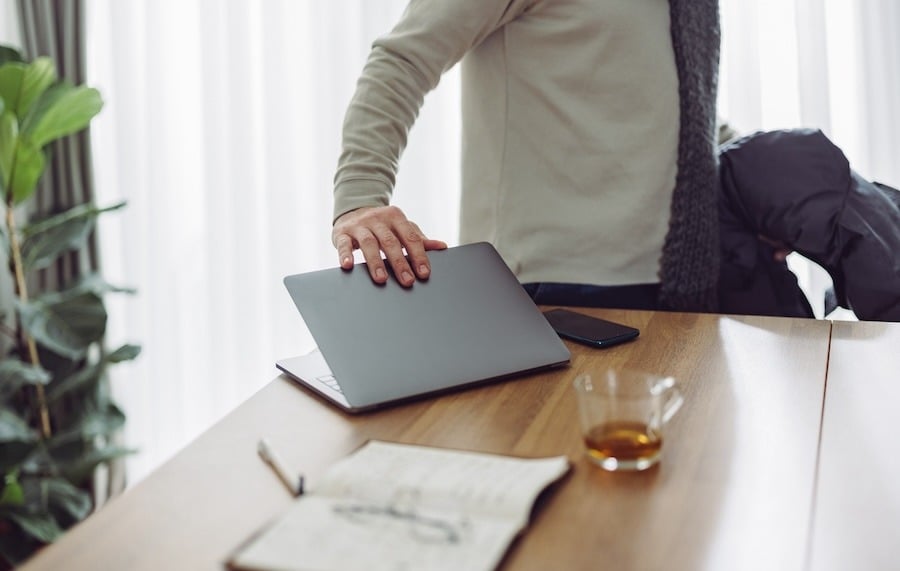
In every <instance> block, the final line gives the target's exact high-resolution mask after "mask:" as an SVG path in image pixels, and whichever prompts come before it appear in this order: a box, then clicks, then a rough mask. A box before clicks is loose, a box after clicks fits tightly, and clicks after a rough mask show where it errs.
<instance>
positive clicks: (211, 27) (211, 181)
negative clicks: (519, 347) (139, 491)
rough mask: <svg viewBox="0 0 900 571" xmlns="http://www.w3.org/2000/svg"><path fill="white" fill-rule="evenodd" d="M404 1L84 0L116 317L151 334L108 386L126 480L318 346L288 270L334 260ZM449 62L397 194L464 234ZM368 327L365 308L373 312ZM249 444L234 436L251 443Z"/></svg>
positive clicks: (421, 213) (114, 332)
mask: <svg viewBox="0 0 900 571" xmlns="http://www.w3.org/2000/svg"><path fill="white" fill-rule="evenodd" d="M404 7H405V2H403V1H396V0H391V1H386V0H379V1H378V2H369V1H362V0H329V1H328V2H297V1H295V0H280V1H279V0H267V1H266V2H257V1H254V0H191V1H188V2H185V1H183V0H134V1H130V2H120V1H116V0H89V4H88V10H89V12H88V32H89V34H88V37H89V38H90V40H89V41H90V44H89V57H90V66H89V73H90V78H89V81H90V83H91V84H92V85H94V86H96V87H98V88H99V89H100V90H101V92H102V93H103V95H104V97H105V100H106V108H105V109H104V111H103V112H102V113H101V115H100V116H98V118H97V119H96V120H95V123H94V127H93V137H94V143H95V153H96V154H95V162H96V174H97V191H98V201H99V202H100V203H101V204H103V203H108V202H113V201H115V200H118V199H126V200H127V201H128V207H127V209H126V210H125V211H124V212H123V213H121V214H117V215H110V216H107V217H106V218H107V220H105V221H103V226H102V227H101V228H100V232H101V236H102V241H103V249H102V254H103V266H104V274H105V276H106V277H107V279H108V280H109V281H111V282H113V283H121V284H124V285H131V286H134V287H136V288H137V289H138V294H137V295H136V296H134V297H130V298H129V297H125V298H118V299H114V298H113V297H112V296H111V297H110V299H109V302H110V307H109V311H110V319H111V322H110V324H109V329H110V335H111V337H113V338H114V339H118V338H121V340H130V341H134V342H137V343H140V344H142V345H143V347H144V352H143V353H142V355H141V357H140V359H139V360H138V361H136V362H135V363H134V364H126V365H122V366H119V367H116V370H115V371H114V373H113V379H112V383H113V390H114V392H115V394H116V396H117V398H118V401H119V402H120V404H121V405H122V406H123V407H124V409H125V411H126V414H127V415H128V423H127V424H126V436H127V438H128V440H129V443H130V444H131V445H133V446H135V447H137V448H138V449H139V450H140V453H139V454H138V455H136V456H134V457H133V458H132V459H131V460H130V466H129V469H130V480H131V482H134V481H136V480H138V479H140V478H142V477H143V476H144V475H145V474H146V473H147V472H148V471H149V470H151V469H152V468H153V467H155V466H157V465H158V464H159V463H160V462H162V461H163V460H165V459H166V458H167V457H168V456H170V455H171V454H172V453H174V452H175V451H176V450H177V449H178V448H179V447H181V446H183V445H184V444H186V443H187V442H188V441H189V440H190V439H191V438H193V437H194V436H196V435H197V434H198V433H199V432H201V431H202V430H203V429H205V428H206V427H208V426H209V425H210V424H211V423H212V422H214V421H215V420H217V419H218V418H219V417H221V416H222V415H223V414H225V413H226V412H228V411H229V410H231V409H232V408H234V407H235V406H236V405H237V404H238V403H240V402H241V401H242V400H244V399H245V398H247V397H248V396H249V395H250V394H251V393H253V392H254V391H255V390H257V389H258V388H260V387H261V386H262V385H264V384H265V383H266V382H267V381H269V380H271V379H272V378H273V377H274V376H275V375H276V370H275V368H274V365H273V363H274V361H275V360H276V359H278V358H283V357H289V356H294V355H299V354H301V353H304V352H306V351H308V350H309V349H311V348H312V346H313V343H312V341H311V339H310V338H309V337H308V334H307V333H306V331H305V327H304V325H303V323H302V320H301V318H300V317H299V314H298V313H297V312H296V310H295V309H294V307H293V304H292V302H291V301H290V298H289V296H288V295H287V293H286V291H285V290H284V286H283V285H282V283H281V280H282V278H283V277H284V276H285V275H288V274H291V273H298V272H302V271H307V270H313V269H318V268H322V267H326V266H333V265H336V259H337V256H336V253H335V252H334V250H333V248H332V246H331V242H330V228H331V207H332V201H331V186H332V184H331V181H332V176H333V174H334V167H335V166H336V162H337V157H338V153H339V141H340V130H341V122H342V119H343V113H344V109H345V107H346V105H347V103H348V101H349V99H350V96H351V94H352V92H353V89H354V86H355V82H356V79H357V76H358V74H359V72H360V70H361V69H362V66H363V63H364V61H365V57H366V55H367V54H368V50H369V48H370V46H371V43H372V41H373V40H374V39H375V37H376V36H377V35H379V34H381V33H384V32H386V31H387V30H388V29H390V27H391V25H392V24H393V23H394V22H395V21H396V20H397V19H398V18H399V15H400V13H401V11H402V9H403V8H404ZM458 105H459V104H458V79H457V74H456V73H452V74H451V75H450V76H448V77H447V78H445V81H444V82H442V85H441V86H440V87H439V89H438V90H437V91H436V92H435V93H433V94H431V95H430V96H429V98H428V99H427V100H426V107H425V110H424V112H423V113H422V116H421V118H420V121H419V122H418V124H417V125H416V127H415V129H414V130H413V133H412V134H411V139H410V152H409V153H407V154H406V155H405V156H404V158H403V162H402V166H401V173H402V174H401V176H400V178H399V179H398V186H397V191H396V195H395V196H396V201H397V204H398V205H400V206H401V207H403V208H404V209H405V210H406V211H407V213H408V214H409V216H410V217H411V218H414V219H415V220H417V222H418V223H419V225H420V226H421V227H422V228H423V230H424V231H425V232H426V233H428V234H429V235H431V236H434V237H440V238H443V239H445V240H447V241H449V242H451V243H452V242H454V241H455V240H456V226H457V220H456V219H457V213H458V202H459V194H458V187H459V142H458V139H459V112H458ZM376 327H377V325H376ZM252 452H253V451H245V453H248V454H249V453H252Z"/></svg>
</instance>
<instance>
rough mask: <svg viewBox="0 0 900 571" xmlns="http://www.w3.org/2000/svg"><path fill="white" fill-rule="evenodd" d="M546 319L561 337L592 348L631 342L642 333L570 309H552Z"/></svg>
mask: <svg viewBox="0 0 900 571" xmlns="http://www.w3.org/2000/svg"><path fill="white" fill-rule="evenodd" d="M544 317H546V318H547V321H549V322H550V325H551V326H552V327H553V329H555V330H556V333H557V334H559V336H560V337H564V338H566V339H571V340H572V341H577V342H578V343H584V344H585V345H590V346H591V347H609V346H611V345H617V344H619V343H624V342H625V341H630V340H632V339H634V338H636V337H637V336H638V335H640V333H641V332H640V331H639V330H637V329H635V328H634V327H629V326H627V325H622V324H621V323H614V322H612V321H607V320H605V319H600V318H599V317H591V316H590V315H585V314H583V313H578V312H577V311H570V310H568V309H551V310H550V311H545V312H544Z"/></svg>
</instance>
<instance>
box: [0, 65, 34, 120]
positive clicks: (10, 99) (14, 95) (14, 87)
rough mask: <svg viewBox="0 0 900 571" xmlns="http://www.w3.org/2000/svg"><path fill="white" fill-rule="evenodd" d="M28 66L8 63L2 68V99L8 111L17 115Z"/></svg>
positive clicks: (0, 74)
mask: <svg viewBox="0 0 900 571" xmlns="http://www.w3.org/2000/svg"><path fill="white" fill-rule="evenodd" d="M27 69H28V66H27V65H25V64H24V63H22V62H7V63H5V64H3V65H2V66H0V99H3V101H4V102H5V103H6V105H5V107H6V110H7V111H12V112H13V113H15V111H16V109H17V108H18V106H19V97H20V96H21V94H22V84H23V83H24V82H25V72H26V70H27Z"/></svg>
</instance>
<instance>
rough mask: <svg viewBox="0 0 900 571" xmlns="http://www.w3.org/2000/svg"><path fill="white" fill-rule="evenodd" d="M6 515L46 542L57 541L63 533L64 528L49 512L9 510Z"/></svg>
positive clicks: (23, 528) (33, 535) (29, 533)
mask: <svg viewBox="0 0 900 571" xmlns="http://www.w3.org/2000/svg"><path fill="white" fill-rule="evenodd" d="M6 517H8V518H9V519H11V520H12V521H13V522H14V523H15V524H16V525H18V526H19V527H20V528H21V529H22V531H24V532H25V533H26V534H28V535H30V536H31V537H34V538H35V539H38V540H40V541H42V542H44V543H51V542H53V541H56V540H57V539H58V538H59V536H60V535H62V529H60V527H59V524H58V523H56V520H55V519H54V518H53V516H52V515H50V514H49V513H35V514H31V513H19V512H12V511H8V512H7V513H6Z"/></svg>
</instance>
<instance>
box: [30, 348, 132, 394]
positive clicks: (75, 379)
mask: <svg viewBox="0 0 900 571" xmlns="http://www.w3.org/2000/svg"><path fill="white" fill-rule="evenodd" d="M140 352H141V348H140V346H137V345H127V344H126V345H122V346H121V347H119V348H118V349H116V350H115V351H113V352H112V353H109V354H106V355H104V356H103V357H102V358H101V360H100V362H98V363H96V364H94V365H88V366H85V367H83V368H81V369H77V370H76V371H74V372H73V373H72V374H70V375H67V376H66V377H64V378H62V379H60V380H59V381H58V382H55V383H54V384H53V386H52V387H51V388H50V391H49V392H48V393H47V401H48V402H49V403H50V404H53V403H55V402H57V401H58V400H60V399H61V398H62V397H64V396H66V395H67V394H69V393H71V392H72V391H76V390H79V389H84V388H86V387H90V386H94V385H96V384H97V383H99V382H100V380H101V379H102V378H103V374H104V372H105V371H106V368H107V366H108V365H109V364H110V363H121V362H123V361H130V360H132V359H134V358H136V357H137V356H138V355H139V354H140Z"/></svg>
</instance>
